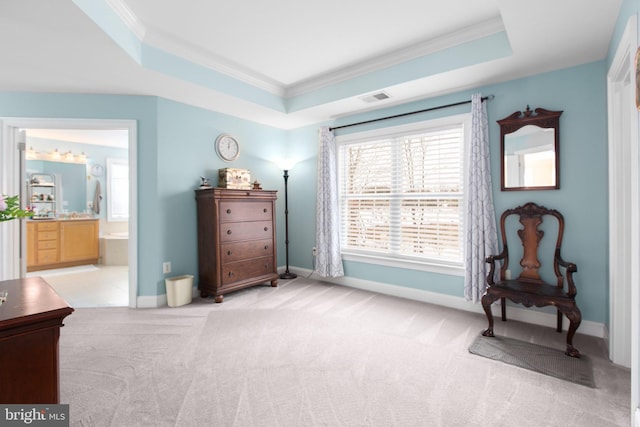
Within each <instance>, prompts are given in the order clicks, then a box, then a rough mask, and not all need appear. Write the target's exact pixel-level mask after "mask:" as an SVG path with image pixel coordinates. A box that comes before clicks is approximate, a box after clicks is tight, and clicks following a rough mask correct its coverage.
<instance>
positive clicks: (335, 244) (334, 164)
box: [316, 127, 344, 277]
mask: <svg viewBox="0 0 640 427" xmlns="http://www.w3.org/2000/svg"><path fill="white" fill-rule="evenodd" d="M316 194H317V198H318V201H317V205H316V247H317V249H318V253H317V255H316V273H318V274H319V275H320V276H323V277H340V276H344V271H343V269H342V257H341V256H340V221H339V216H338V214H339V205H338V158H337V147H336V140H335V138H334V136H333V132H332V131H331V130H330V129H329V128H328V127H321V128H320V130H319V135H318V186H317V192H316Z"/></svg>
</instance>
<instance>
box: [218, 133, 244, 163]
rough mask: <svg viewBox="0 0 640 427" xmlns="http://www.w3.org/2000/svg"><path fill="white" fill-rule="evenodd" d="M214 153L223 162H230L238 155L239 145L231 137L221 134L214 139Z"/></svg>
mask: <svg viewBox="0 0 640 427" xmlns="http://www.w3.org/2000/svg"><path fill="white" fill-rule="evenodd" d="M216 153H218V156H220V158H221V159H222V160H224V161H225V162H231V161H233V160H235V159H237V158H238V156H239V155H240V144H238V141H237V140H236V139H235V138H234V137H232V136H231V135H228V134H226V133H223V134H222V135H220V136H219V137H218V138H216Z"/></svg>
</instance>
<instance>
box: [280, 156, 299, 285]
mask: <svg viewBox="0 0 640 427" xmlns="http://www.w3.org/2000/svg"><path fill="white" fill-rule="evenodd" d="M277 163H278V166H279V167H280V169H282V170H284V247H285V257H286V261H287V267H286V269H285V271H284V273H282V274H280V278H281V279H295V278H296V277H298V276H297V275H296V274H295V273H291V272H290V271H289V200H288V199H289V192H288V190H287V182H288V181H289V171H290V170H291V169H293V167H294V166H295V164H296V162H295V161H294V160H291V159H282V160H279V161H278V162H277Z"/></svg>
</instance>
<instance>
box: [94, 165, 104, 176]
mask: <svg viewBox="0 0 640 427" xmlns="http://www.w3.org/2000/svg"><path fill="white" fill-rule="evenodd" d="M103 173H104V168H103V167H102V165H99V164H96V165H93V166H91V175H93V176H102V174H103Z"/></svg>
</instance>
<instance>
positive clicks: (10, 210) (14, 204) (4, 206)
mask: <svg viewBox="0 0 640 427" xmlns="http://www.w3.org/2000/svg"><path fill="white" fill-rule="evenodd" d="M32 215H33V212H32V211H30V210H24V209H20V199H19V198H18V196H5V195H3V194H0V222H1V221H10V220H12V219H16V218H27V217H30V216H32Z"/></svg>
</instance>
